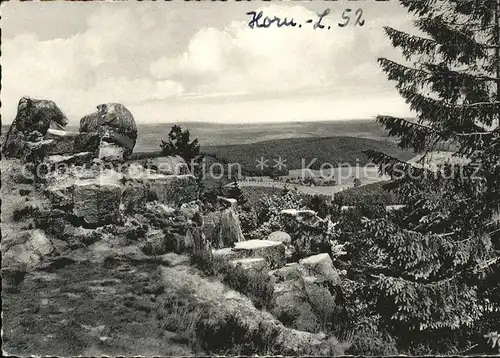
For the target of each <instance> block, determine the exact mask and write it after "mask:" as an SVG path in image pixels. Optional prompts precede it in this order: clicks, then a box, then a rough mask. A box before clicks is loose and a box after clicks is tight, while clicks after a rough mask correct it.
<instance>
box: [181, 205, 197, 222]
mask: <svg viewBox="0 0 500 358" xmlns="http://www.w3.org/2000/svg"><path fill="white" fill-rule="evenodd" d="M179 212H180V214H181V215H184V217H186V219H189V220H193V218H194V217H195V216H196V215H198V214H199V213H200V206H199V205H198V204H197V203H196V201H191V202H189V203H184V204H182V205H181V207H180V209H179Z"/></svg>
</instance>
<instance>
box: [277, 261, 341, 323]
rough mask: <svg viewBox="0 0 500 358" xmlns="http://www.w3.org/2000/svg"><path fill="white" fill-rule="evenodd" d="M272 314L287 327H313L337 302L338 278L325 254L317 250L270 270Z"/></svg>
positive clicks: (330, 311) (338, 292)
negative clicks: (316, 252) (300, 258)
mask: <svg viewBox="0 0 500 358" xmlns="http://www.w3.org/2000/svg"><path fill="white" fill-rule="evenodd" d="M270 274H271V275H272V277H273V278H274V282H275V289H274V299H275V305H274V307H273V314H274V315H275V316H276V317H278V318H279V319H280V320H281V321H282V322H283V323H285V324H287V325H288V326H290V327H293V328H296V329H300V330H306V331H316V330H317V329H319V328H321V326H322V324H324V323H325V322H324V321H323V320H324V319H330V318H331V317H328V315H329V314H333V312H334V311H335V309H336V307H337V303H338V302H339V299H340V297H339V295H340V294H341V292H340V291H339V287H340V284H341V279H340V275H339V273H338V271H337V270H336V269H335V267H334V266H333V262H332V260H331V258H330V256H329V255H328V254H319V255H314V256H310V257H307V258H305V259H302V260H300V261H299V262H298V263H292V264H287V265H286V266H284V267H282V268H281V269H279V270H274V271H271V272H270Z"/></svg>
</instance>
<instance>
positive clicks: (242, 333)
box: [161, 266, 344, 356]
mask: <svg viewBox="0 0 500 358" xmlns="http://www.w3.org/2000/svg"><path fill="white" fill-rule="evenodd" d="M161 271H162V281H163V283H164V285H165V292H170V293H171V294H173V295H180V294H182V292H193V293H192V294H191V297H192V298H193V304H194V305H195V306H202V307H204V310H205V311H204V314H203V315H202V316H201V317H200V318H199V320H198V322H197V326H198V327H199V328H200V329H198V330H197V332H210V334H211V336H212V337H214V338H213V339H212V341H215V342H214V343H215V344H216V343H217V342H216V341H217V340H218V339H220V340H224V339H227V334H228V333H227V332H228V331H227V329H228V328H226V329H224V330H220V329H219V331H216V330H215V329H214V328H215V327H218V326H219V325H220V324H219V323H218V322H231V323H232V326H231V327H232V329H235V330H237V331H238V332H239V334H238V337H237V339H238V342H235V343H236V344H242V345H243V344H249V345H250V346H251V345H252V344H253V345H254V347H261V346H265V348H264V349H263V350H264V351H266V352H268V354H271V355H290V356H297V355H316V356H337V355H342V354H343V353H344V347H343V346H342V344H340V343H339V342H338V341H337V340H336V339H335V338H334V337H330V338H328V337H326V336H325V335H324V334H314V333H309V332H301V331H298V330H294V329H290V328H287V327H285V326H284V325H283V324H282V323H280V322H279V321H277V320H276V319H275V317H273V316H272V315H271V313H269V312H265V311H261V310H258V309H256V308H255V306H254V305H253V304H252V302H251V301H250V300H249V299H248V298H247V297H245V296H243V295H241V294H239V293H238V292H235V291H232V290H228V289H227V287H226V286H224V285H223V284H222V283H220V282H217V281H212V280H210V281H209V280H207V279H204V278H202V277H200V276H199V275H196V274H193V270H192V269H190V268H187V267H182V266H177V267H162V268H161ZM215 344H214V345H215Z"/></svg>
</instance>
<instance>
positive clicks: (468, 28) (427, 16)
mask: <svg viewBox="0 0 500 358" xmlns="http://www.w3.org/2000/svg"><path fill="white" fill-rule="evenodd" d="M400 3H401V5H402V6H404V7H405V8H406V9H407V10H408V11H409V12H410V13H412V14H413V15H415V18H416V20H414V24H415V26H416V27H417V28H418V29H419V30H420V33H421V34H419V35H414V34H410V33H406V32H402V31H399V30H396V29H393V28H390V27H385V33H386V34H387V36H388V37H389V39H390V41H391V43H392V45H393V46H394V47H395V48H398V49H400V50H401V52H402V55H403V57H404V60H402V61H399V62H395V61H392V60H390V59H387V58H379V59H378V62H379V64H380V66H381V67H382V69H383V71H384V72H385V73H386V74H387V76H388V78H389V80H391V81H394V82H395V83H396V88H397V90H398V91H399V93H400V94H401V96H402V97H403V98H404V99H405V100H406V102H407V103H408V104H409V105H410V108H411V109H412V110H413V111H414V112H415V113H416V118H415V119H406V118H396V117H392V116H388V115H380V116H378V117H377V119H378V121H379V122H380V123H381V124H382V125H383V126H384V127H385V128H386V129H387V130H388V131H389V134H390V135H392V136H398V137H399V145H400V147H402V148H407V149H412V150H414V151H415V152H418V153H423V156H422V160H421V163H416V164H415V163H413V164H411V163H408V162H402V161H400V160H398V159H397V158H393V157H390V156H387V155H385V154H383V153H378V152H373V151H370V152H367V154H368V155H369V156H370V157H371V158H372V159H373V160H374V161H375V162H376V163H378V164H380V166H381V169H382V170H383V171H384V172H386V173H388V174H390V175H392V177H393V179H394V180H393V182H392V188H393V190H395V191H396V192H397V194H399V195H400V196H401V197H403V198H405V203H404V204H406V207H405V208H404V209H402V210H399V211H396V212H394V213H391V214H389V215H388V216H387V217H386V218H383V219H379V220H374V221H370V222H368V223H366V225H365V228H364V236H365V237H366V241H365V243H364V245H365V247H364V248H363V250H364V253H363V255H364V260H363V261H364V262H363V263H362V265H364V267H363V269H364V270H365V273H366V276H367V277H368V283H367V291H366V294H367V295H368V297H369V298H370V300H371V303H372V308H373V309H374V310H375V312H376V313H378V314H380V317H381V319H382V320H381V323H382V324H383V325H385V327H392V329H393V330H394V331H398V332H399V333H400V334H401V333H402V332H420V333H421V335H424V334H426V333H431V334H436V333H437V332H441V333H443V332H445V331H446V332H454V333H453V334H456V333H457V331H458V332H465V331H466V332H472V331H474V330H481V329H484V330H487V329H492V330H500V327H498V326H499V325H500V316H499V314H498V310H499V308H500V270H499V266H498V265H499V263H500V259H499V256H500V253H499V249H500V244H499V241H500V235H499V231H498V230H499V226H500V225H499V223H498V222H499V218H498V215H499V214H498V213H499V211H500V20H499V18H500V0H448V1H443V0H400ZM443 148H444V149H446V150H448V151H451V152H452V153H453V156H452V159H453V160H452V161H450V162H448V163H443V164H442V165H439V166H437V167H435V168H431V167H429V166H426V165H424V164H425V163H426V159H428V157H429V155H431V154H432V152H433V151H435V150H437V149H440V150H443ZM366 270H367V271H366ZM481 325H483V326H481ZM484 333H488V332H484ZM417 336H418V335H408V337H417ZM427 337H430V335H427ZM408 339H409V340H412V339H413V338H408ZM461 339H463V336H461ZM467 339H473V338H472V333H471V334H470V335H469V336H468V337H467ZM407 343H408V344H410V342H407ZM464 344H466V342H464Z"/></svg>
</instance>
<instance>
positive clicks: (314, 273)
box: [299, 253, 340, 285]
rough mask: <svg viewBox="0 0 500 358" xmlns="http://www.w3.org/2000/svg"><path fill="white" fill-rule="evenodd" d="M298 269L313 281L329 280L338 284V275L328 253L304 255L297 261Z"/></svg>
mask: <svg viewBox="0 0 500 358" xmlns="http://www.w3.org/2000/svg"><path fill="white" fill-rule="evenodd" d="M299 270H300V271H301V272H302V274H303V275H304V276H306V277H312V278H313V280H311V281H314V282H329V283H331V284H332V285H340V275H339V272H338V270H337V269H336V268H335V267H334V266H333V261H332V259H331V258H330V255H328V254H326V253H323V254H318V255H313V256H309V257H306V258H304V259H302V260H300V261H299Z"/></svg>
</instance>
